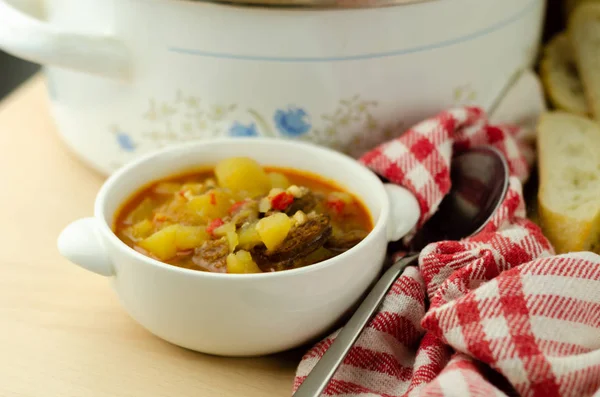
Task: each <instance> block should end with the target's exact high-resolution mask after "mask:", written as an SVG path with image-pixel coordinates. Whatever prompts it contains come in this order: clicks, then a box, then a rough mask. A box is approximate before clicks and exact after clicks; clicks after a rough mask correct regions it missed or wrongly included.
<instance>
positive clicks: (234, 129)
mask: <svg viewBox="0 0 600 397" xmlns="http://www.w3.org/2000/svg"><path fill="white" fill-rule="evenodd" d="M229 135H230V136H235V137H250V136H258V131H256V125H255V124H254V123H250V124H248V125H244V124H241V123H239V122H237V121H236V122H234V123H233V124H232V125H231V127H229Z"/></svg>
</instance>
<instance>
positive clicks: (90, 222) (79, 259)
mask: <svg viewBox="0 0 600 397" xmlns="http://www.w3.org/2000/svg"><path fill="white" fill-rule="evenodd" d="M96 222H97V220H96V219H94V218H84V219H79V220H77V221H75V222H73V223H71V224H70V225H69V226H67V227H66V228H65V229H64V230H63V231H62V232H61V233H60V236H58V251H59V252H60V254H61V255H62V256H64V257H65V258H67V259H68V260H70V261H71V262H73V263H75V264H76V265H79V266H81V267H83V268H84V269H87V270H89V271H92V272H94V273H98V274H100V275H102V276H112V275H113V274H114V271H113V267H112V264H111V262H110V259H109V258H108V255H107V254H106V250H105V249H104V247H103V246H102V243H101V241H100V240H99V239H98V236H97V234H96V228H97V223H96Z"/></svg>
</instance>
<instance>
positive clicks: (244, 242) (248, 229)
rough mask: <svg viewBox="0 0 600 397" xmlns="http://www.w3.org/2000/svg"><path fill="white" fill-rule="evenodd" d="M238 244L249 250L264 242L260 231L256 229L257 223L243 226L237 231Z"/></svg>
mask: <svg viewBox="0 0 600 397" xmlns="http://www.w3.org/2000/svg"><path fill="white" fill-rule="evenodd" d="M237 235H238V246H239V247H240V248H242V249H245V250H249V249H252V248H253V247H255V246H257V245H258V244H260V243H262V240H261V239H260V236H259V234H258V232H257V231H256V223H251V224H249V225H247V226H244V227H242V228H241V229H240V230H238V232H237Z"/></svg>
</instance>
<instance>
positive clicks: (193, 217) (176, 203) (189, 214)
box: [154, 195, 206, 225]
mask: <svg viewBox="0 0 600 397" xmlns="http://www.w3.org/2000/svg"><path fill="white" fill-rule="evenodd" d="M187 204H188V201H187V199H185V198H183V197H181V196H179V195H176V196H173V199H172V200H169V201H168V202H167V203H165V204H164V205H162V206H161V207H160V208H158V209H157V210H156V211H155V213H156V216H155V217H154V220H155V221H156V222H167V224H173V223H183V224H186V225H201V224H205V223H206V218H205V217H203V216H200V215H198V213H197V212H196V211H192V210H191V209H190V208H189V207H188V206H187Z"/></svg>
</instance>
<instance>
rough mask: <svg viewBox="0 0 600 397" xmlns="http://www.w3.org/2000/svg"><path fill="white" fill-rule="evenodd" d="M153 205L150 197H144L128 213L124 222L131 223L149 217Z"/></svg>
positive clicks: (154, 205)
mask: <svg viewBox="0 0 600 397" xmlns="http://www.w3.org/2000/svg"><path fill="white" fill-rule="evenodd" d="M155 207H156V203H155V202H154V201H153V200H152V199H151V198H150V197H146V198H145V199H143V200H142V201H141V202H140V203H139V204H138V205H137V207H135V208H134V209H133V211H131V212H130V213H129V215H128V216H127V218H126V219H125V222H124V223H126V224H128V225H133V224H135V223H138V222H140V221H143V220H144V219H150V218H151V217H152V211H153V210H154V208H155Z"/></svg>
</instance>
